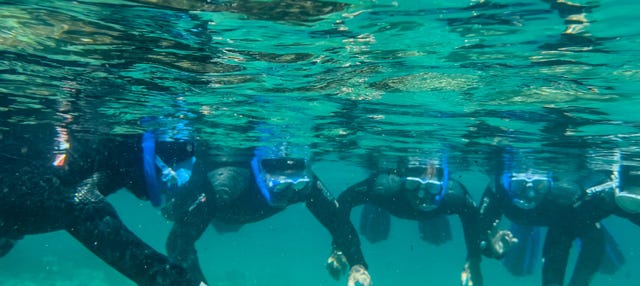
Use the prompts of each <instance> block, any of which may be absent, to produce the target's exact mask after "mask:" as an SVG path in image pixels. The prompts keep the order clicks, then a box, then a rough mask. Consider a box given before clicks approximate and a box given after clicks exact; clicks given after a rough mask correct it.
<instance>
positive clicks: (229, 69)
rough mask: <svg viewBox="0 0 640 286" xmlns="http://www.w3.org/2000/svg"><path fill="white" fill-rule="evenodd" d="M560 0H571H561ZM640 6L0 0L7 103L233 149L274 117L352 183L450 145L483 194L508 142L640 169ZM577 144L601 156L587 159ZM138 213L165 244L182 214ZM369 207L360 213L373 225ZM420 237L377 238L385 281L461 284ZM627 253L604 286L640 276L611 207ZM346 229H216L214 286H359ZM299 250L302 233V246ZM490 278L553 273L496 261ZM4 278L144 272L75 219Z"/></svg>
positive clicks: (69, 122) (444, 254)
mask: <svg viewBox="0 0 640 286" xmlns="http://www.w3.org/2000/svg"><path fill="white" fill-rule="evenodd" d="M552 2H553V3H552ZM638 9H640V2H638V1H634V0H626V1H613V0H604V1H596V0H594V1H572V2H571V3H568V2H559V3H555V2H554V1H541V0H537V1H514V0H501V1H468V0H466V1H461V0H454V1H403V0H399V1H387V0H383V1H343V2H314V1H312V2H301V1H279V2H269V1H260V2H254V1H221V2H215V1H213V2H206V1H198V0H182V1H168V0H167V1H162V0H158V1H151V0H139V1H98V0H88V1H29V0H27V1H2V2H0V115H1V120H2V122H3V125H4V123H6V122H20V123H23V124H33V123H41V122H53V123H55V124H56V126H59V127H60V128H63V129H64V128H67V127H69V126H74V128H75V130H74V131H76V132H78V133H82V132H87V133H91V134H99V135H104V136H109V135H113V134H123V133H137V132H140V131H142V130H143V129H144V127H142V126H141V125H140V124H139V120H140V119H141V118H143V117H146V116H163V117H165V118H167V119H168V120H174V121H176V122H181V121H183V120H185V121H188V122H189V124H190V126H191V127H192V128H193V130H195V133H196V134H197V136H198V137H199V138H201V139H202V140H207V141H209V142H210V143H211V144H212V145H213V146H214V147H215V148H213V149H212V150H211V153H213V154H218V153H224V152H226V150H228V149H229V148H235V147H238V148H239V147H251V146H255V145H256V144H269V143H270V142H262V143H258V142H260V136H261V134H260V133H259V132H257V131H256V130H255V126H256V125H257V124H265V125H269V126H275V127H274V129H277V130H281V131H283V132H285V133H286V134H287V136H289V139H290V140H292V141H294V142H296V143H300V144H303V145H308V146H311V151H312V152H313V153H314V155H315V157H316V161H317V165H316V169H317V172H318V175H319V176H320V177H321V178H323V180H324V181H325V182H327V184H328V185H330V186H331V188H330V189H331V190H332V192H333V193H334V194H338V193H339V192H340V191H341V190H342V189H343V188H344V187H346V186H348V185H349V184H350V183H354V182H356V181H357V179H358V178H361V177H362V176H363V175H364V173H365V172H366V166H364V163H363V160H362V157H363V156H364V155H366V154H369V153H371V152H376V153H379V154H384V155H389V156H395V155H415V154H424V153H431V152H434V150H438V151H437V152H441V150H443V149H447V150H448V155H449V156H450V158H451V159H450V162H451V169H452V170H455V172H458V173H459V174H462V175H461V176H462V177H461V180H462V181H463V183H465V184H466V185H467V187H468V188H469V189H470V190H471V192H472V193H473V195H474V197H475V198H479V197H480V194H481V192H482V190H483V189H484V187H485V185H486V182H487V176H486V174H485V172H486V171H487V169H488V168H487V166H491V165H492V163H495V162H494V161H492V160H493V159H492V158H490V157H488V156H487V154H488V153H490V152H491V151H492V150H493V148H494V147H495V146H505V145H508V146H512V147H514V148H521V149H523V150H526V153H527V154H530V155H531V157H532V159H533V160H534V161H535V162H536V163H537V164H542V165H543V166H544V167H546V168H550V169H554V170H562V171H567V172H580V171H583V170H576V169H575V168H576V167H575V166H576V165H578V161H580V160H581V159H584V160H586V161H588V162H590V166H595V167H594V168H596V169H598V168H608V166H610V165H611V162H612V161H615V160H617V159H616V158H618V157H616V156H617V155H618V154H620V155H621V157H622V162H621V163H622V164H625V165H628V166H630V167H631V168H633V169H634V170H635V169H637V168H640V150H638V146H639V144H638V143H639V142H640V131H639V129H640V112H638V111H640V109H639V108H638V106H640V97H639V96H638V91H640V69H639V66H640V62H639V61H638V60H637V59H638V58H639V57H640V49H639V48H638V47H639V46H640V45H639V44H640V29H638V28H639V26H638V24H637V19H638V16H637V12H636V11H637V10H638ZM577 157H585V158H581V159H578V158H577ZM110 201H111V202H112V203H113V204H114V205H115V207H116V208H117V209H118V211H119V213H120V215H121V216H122V218H123V220H124V221H125V222H126V223H127V225H129V226H130V227H131V228H132V229H133V230H134V231H135V232H136V233H138V234H139V235H140V236H141V237H142V238H143V239H144V240H145V241H147V242H149V243H150V244H151V245H152V246H153V247H155V248H156V249H158V250H161V251H164V240H165V238H166V236H167V233H168V230H169V228H170V225H169V224H168V223H167V222H166V221H164V220H163V219H162V217H161V216H160V215H159V214H158V211H157V210H156V209H153V208H152V207H150V206H149V205H148V203H146V202H139V201H137V200H135V199H134V198H133V197H131V196H130V195H128V194H126V193H124V192H122V193H119V194H117V195H115V196H114V197H111V198H110ZM358 214H359V211H358V209H356V211H355V212H354V214H353V215H354V221H357V218H358V217H357V216H358ZM452 221H454V222H455V225H454V226H455V227H454V236H455V238H456V239H455V240H454V241H453V242H450V243H448V244H446V245H444V246H440V247H435V246H432V245H428V244H425V243H424V242H422V241H420V239H419V236H418V233H417V226H416V224H415V222H411V221H403V220H398V219H396V220H394V221H393V226H392V233H391V237H390V239H389V240H388V241H385V242H382V243H379V244H373V245H372V244H369V243H368V242H366V241H364V242H363V250H364V253H365V255H366V258H367V260H368V263H369V265H370V271H371V274H372V277H373V280H374V283H375V285H406V284H412V285H415V284H422V285H457V283H458V279H459V270H460V268H461V266H462V261H463V259H464V255H465V253H464V252H465V251H464V244H463V241H462V239H461V238H462V234H461V231H460V227H459V222H458V221H457V220H452ZM607 223H608V225H610V227H609V228H610V229H611V231H612V232H613V233H614V234H617V239H618V242H619V243H620V245H621V248H622V249H623V250H624V251H625V254H626V255H627V258H628V261H627V263H626V264H625V265H624V266H623V269H621V270H620V271H619V272H618V273H616V274H615V275H614V276H605V275H598V276H596V278H595V281H594V283H593V285H630V284H631V285H634V284H635V283H636V282H634V281H638V280H639V279H640V277H639V274H638V273H637V272H636V271H634V270H635V269H639V267H640V265H639V264H640V252H639V251H640V250H639V249H638V248H640V246H637V241H639V239H640V230H638V229H637V228H635V227H634V226H633V225H631V224H630V223H628V222H626V221H623V220H620V219H617V218H611V219H608V221H607ZM329 243H330V238H329V235H328V234H327V233H326V231H325V230H324V229H322V228H321V227H320V225H319V224H318V223H317V222H315V221H314V220H313V218H312V217H311V215H310V214H309V213H308V211H306V209H305V208H304V207H303V206H302V205H296V206H291V207H290V208H289V209H288V210H287V211H286V212H283V213H282V214H279V215H277V216H275V217H273V218H270V219H268V220H265V221H263V222H260V223H256V224H252V225H247V226H245V227H243V228H242V229H241V230H240V231H239V232H238V233H231V234H224V235H220V234H217V233H216V232H215V231H213V230H208V231H207V233H206V234H205V236H204V237H203V238H202V239H201V240H200V241H199V242H198V249H199V252H200V257H201V264H202V266H203V270H204V272H205V274H206V275H207V277H208V278H209V279H210V280H211V281H212V282H213V285H344V284H346V281H345V280H344V279H343V280H341V281H339V282H335V281H333V280H332V279H331V278H330V276H329V275H327V274H326V271H325V270H324V263H325V260H326V258H327V256H328V255H329ZM284 246H286V248H285V247H284ZM483 270H484V272H485V281H486V282H485V285H492V286H493V285H497V286H499V285H516V283H518V284H517V285H523V286H525V285H539V284H540V275H539V271H538V272H537V274H536V275H533V276H529V277H524V278H520V277H512V276H511V275H509V274H508V273H507V272H506V271H505V270H504V269H503V268H502V266H501V265H500V264H499V262H497V261H494V260H485V262H484V263H483ZM0 284H1V285H118V284H121V285H130V284H131V282H129V281H128V280H126V279H125V278H124V277H123V276H121V275H120V274H119V273H117V272H116V271H114V270H112V269H110V268H109V267H108V266H107V265H105V264H104V263H103V262H101V261H100V260H98V259H97V258H95V257H94V256H92V255H91V254H90V253H89V252H88V251H86V250H85V249H84V248H82V247H81V246H80V244H79V243H77V242H75V241H74V240H73V239H72V238H71V237H70V236H69V235H67V234H66V233H63V232H56V233H50V234H43V235H34V236H29V237H27V238H25V239H24V241H22V242H21V243H19V244H18V246H17V247H16V248H15V249H14V250H12V252H10V253H9V255H7V256H6V257H4V258H2V259H0Z"/></svg>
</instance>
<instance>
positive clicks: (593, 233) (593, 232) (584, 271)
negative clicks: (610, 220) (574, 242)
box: [568, 224, 605, 286]
mask: <svg viewBox="0 0 640 286" xmlns="http://www.w3.org/2000/svg"><path fill="white" fill-rule="evenodd" d="M579 237H580V240H581V242H582V243H581V246H580V254H579V255H578V260H577V261H576V266H575V268H574V270H573V275H572V277H571V280H570V281H569V284H568V285H569V286H587V285H589V284H590V283H591V280H592V279H593V275H594V274H595V273H596V272H597V271H598V269H599V268H600V263H601V262H602V257H603V255H604V243H605V240H604V231H603V229H601V228H600V226H599V225H597V224H591V225H588V226H585V227H584V228H583V231H582V232H581V233H580V235H579Z"/></svg>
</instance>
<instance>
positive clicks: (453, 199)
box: [332, 157, 504, 286]
mask: <svg viewBox="0 0 640 286" xmlns="http://www.w3.org/2000/svg"><path fill="white" fill-rule="evenodd" d="M377 169H378V170H377V171H376V172H374V173H372V174H371V175H370V176H368V177H367V178H366V179H365V180H363V181H361V182H359V183H356V184H354V185H352V186H350V187H349V188H347V189H346V190H345V191H344V192H342V193H341V194H340V196H339V197H338V203H339V205H340V208H341V210H342V214H343V216H344V217H345V218H347V219H348V218H349V216H350V213H351V210H352V209H353V208H354V207H356V206H359V205H363V204H371V205H375V206H376V207H379V208H381V209H383V210H385V211H387V212H388V213H390V214H392V215H394V216H396V217H399V218H404V219H410V220H417V221H423V220H426V219H432V218H440V217H442V216H443V215H453V214H456V215H458V216H459V217H460V220H461V222H462V225H463V231H464V237H465V243H466V246H467V257H466V263H465V264H464V268H463V271H462V275H461V280H462V285H476V286H478V285H483V279H482V273H481V272H480V261H481V252H480V248H479V246H480V240H479V234H480V233H479V232H478V228H477V227H478V225H479V224H478V217H479V213H478V209H477V207H476V205H475V203H474V201H473V199H472V198H471V195H470V194H469V192H468V191H467V189H466V187H465V186H464V185H463V184H462V183H460V182H459V181H457V180H455V179H453V178H451V177H450V173H449V169H448V166H447V162H446V158H442V159H436V160H428V159H426V158H422V157H408V158H406V159H405V160H399V162H398V163H397V166H396V167H393V168H390V169H387V170H385V169H384V168H377ZM445 229H446V228H445ZM500 235H504V234H503V233H501V234H500ZM340 250H341V249H339V248H338V249H336V251H335V252H334V253H333V254H332V257H334V258H333V260H336V261H340V258H335V257H340V256H341V254H340V252H339V251H340ZM335 267H336V268H339V267H340V265H339V264H336V265H335Z"/></svg>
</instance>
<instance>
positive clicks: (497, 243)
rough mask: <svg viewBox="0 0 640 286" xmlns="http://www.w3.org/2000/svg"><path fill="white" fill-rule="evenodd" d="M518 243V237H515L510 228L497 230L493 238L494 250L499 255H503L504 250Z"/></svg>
mask: <svg viewBox="0 0 640 286" xmlns="http://www.w3.org/2000/svg"><path fill="white" fill-rule="evenodd" d="M516 243H518V239H517V238H515V237H514V236H513V234H512V233H511V232H510V231H508V230H501V231H498V232H496V233H495V235H494V236H493V238H492V239H491V244H492V247H493V252H494V253H496V254H497V255H498V256H499V257H502V255H504V252H505V251H507V249H509V248H511V247H512V246H513V245H515V244H516Z"/></svg>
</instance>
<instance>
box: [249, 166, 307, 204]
mask: <svg viewBox="0 0 640 286" xmlns="http://www.w3.org/2000/svg"><path fill="white" fill-rule="evenodd" d="M251 170H252V171H253V174H254V176H255V179H256V183H257V185H258V188H259V189H260V192H261V193H262V195H263V196H264V197H265V199H266V200H267V201H268V202H269V204H270V205H272V206H276V207H282V208H284V207H286V206H288V205H289V203H290V199H291V198H292V197H294V195H295V194H299V193H301V192H309V191H310V190H311V188H310V186H309V185H310V182H311V176H310V175H309V173H308V169H307V161H306V160H305V159H300V158H288V157H284V158H260V156H255V157H254V158H253V160H251Z"/></svg>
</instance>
